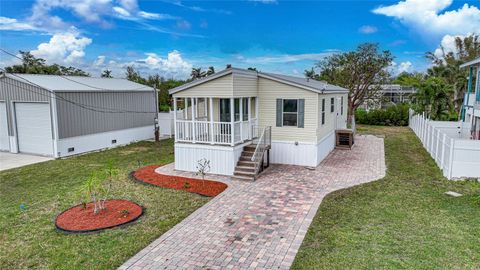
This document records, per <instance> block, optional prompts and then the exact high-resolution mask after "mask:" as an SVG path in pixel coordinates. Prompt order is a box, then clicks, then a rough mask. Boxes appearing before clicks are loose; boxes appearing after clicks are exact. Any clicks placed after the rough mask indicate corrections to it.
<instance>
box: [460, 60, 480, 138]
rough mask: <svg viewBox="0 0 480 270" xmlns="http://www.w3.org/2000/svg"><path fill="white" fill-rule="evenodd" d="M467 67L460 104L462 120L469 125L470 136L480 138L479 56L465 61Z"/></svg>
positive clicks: (464, 65)
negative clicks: (465, 90) (461, 104)
mask: <svg viewBox="0 0 480 270" xmlns="http://www.w3.org/2000/svg"><path fill="white" fill-rule="evenodd" d="M460 67H461V68H468V70H469V77H468V87H467V93H466V94H465V98H464V103H463V106H462V112H461V113H462V120H463V122H464V123H465V124H466V125H467V126H469V127H470V134H469V135H470V138H471V139H473V140H480V57H479V58H477V59H475V60H473V61H470V62H468V63H465V64H463V65H461V66H460Z"/></svg>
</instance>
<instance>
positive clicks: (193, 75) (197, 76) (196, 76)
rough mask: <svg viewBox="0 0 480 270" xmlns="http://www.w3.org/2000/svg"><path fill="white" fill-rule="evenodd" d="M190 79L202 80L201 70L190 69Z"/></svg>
mask: <svg viewBox="0 0 480 270" xmlns="http://www.w3.org/2000/svg"><path fill="white" fill-rule="evenodd" d="M190 77H191V78H192V79H193V80H196V79H200V78H202V77H203V76H202V68H192V72H191V73H190Z"/></svg>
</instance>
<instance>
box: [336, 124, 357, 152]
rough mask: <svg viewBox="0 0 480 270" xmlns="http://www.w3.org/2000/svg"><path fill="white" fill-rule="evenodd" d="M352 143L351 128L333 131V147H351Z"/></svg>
mask: <svg viewBox="0 0 480 270" xmlns="http://www.w3.org/2000/svg"><path fill="white" fill-rule="evenodd" d="M354 143H355V142H354V137H353V130H351V129H338V130H336V131H335V148H338V149H352V146H353V144H354Z"/></svg>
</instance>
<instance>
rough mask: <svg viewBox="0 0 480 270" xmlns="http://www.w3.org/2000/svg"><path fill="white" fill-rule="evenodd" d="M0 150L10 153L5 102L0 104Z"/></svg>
mask: <svg viewBox="0 0 480 270" xmlns="http://www.w3.org/2000/svg"><path fill="white" fill-rule="evenodd" d="M0 150H1V151H10V140H9V138H8V123H7V104H6V103H5V102H0Z"/></svg>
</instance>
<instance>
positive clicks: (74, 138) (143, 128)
mask: <svg viewBox="0 0 480 270" xmlns="http://www.w3.org/2000/svg"><path fill="white" fill-rule="evenodd" d="M156 104H157V103H156V95H155V91H154V89H153V88H151V87H148V86H145V85H141V84H138V83H134V82H131V81H128V80H125V79H113V78H92V77H80V76H58V75H33V74H8V73H7V74H3V75H0V150H1V151H9V152H12V153H19V152H20V153H29V154H36V155H44V156H51V157H55V158H58V157H65V156H70V155H75V154H80V153H85V152H89V151H94V150H99V149H103V148H109V147H112V146H117V145H122V144H128V143H130V142H134V141H139V140H145V139H148V138H153V137H154V129H155V119H156V115H157V113H156V111H157V106H156Z"/></svg>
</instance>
